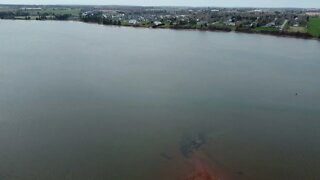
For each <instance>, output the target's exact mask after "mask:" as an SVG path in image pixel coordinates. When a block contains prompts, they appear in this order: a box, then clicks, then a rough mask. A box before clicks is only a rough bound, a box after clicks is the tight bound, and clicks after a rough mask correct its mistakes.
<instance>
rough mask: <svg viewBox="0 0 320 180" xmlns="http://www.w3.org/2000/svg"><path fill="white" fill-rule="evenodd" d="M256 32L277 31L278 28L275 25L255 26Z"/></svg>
mask: <svg viewBox="0 0 320 180" xmlns="http://www.w3.org/2000/svg"><path fill="white" fill-rule="evenodd" d="M254 31H256V32H261V31H268V32H278V31H279V30H278V29H277V28H275V27H256V28H255V29H254Z"/></svg>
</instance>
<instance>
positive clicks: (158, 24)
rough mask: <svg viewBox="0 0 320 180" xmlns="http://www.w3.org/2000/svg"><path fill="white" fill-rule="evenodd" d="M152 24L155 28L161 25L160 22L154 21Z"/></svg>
mask: <svg viewBox="0 0 320 180" xmlns="http://www.w3.org/2000/svg"><path fill="white" fill-rule="evenodd" d="M153 24H154V25H155V26H160V25H162V22H160V21H155V22H153Z"/></svg>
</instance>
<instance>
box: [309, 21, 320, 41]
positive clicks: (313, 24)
mask: <svg viewBox="0 0 320 180" xmlns="http://www.w3.org/2000/svg"><path fill="white" fill-rule="evenodd" d="M308 33H309V34H310V35H312V36H314V37H320V18H319V17H311V18H310V20H309V23H308Z"/></svg>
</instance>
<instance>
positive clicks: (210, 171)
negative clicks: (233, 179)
mask: <svg viewBox="0 0 320 180" xmlns="http://www.w3.org/2000/svg"><path fill="white" fill-rule="evenodd" d="M208 160H209V159H208V158H207V157H206V156H205V154H203V153H200V152H194V153H193V155H192V157H191V161H192V164H193V167H194V171H193V172H192V173H191V175H189V176H187V177H185V178H184V179H183V180H230V178H228V177H227V176H226V174H225V173H224V172H223V171H222V170H221V169H220V168H219V167H218V166H217V165H216V164H213V163H212V162H211V163H210V162H209V161H208Z"/></svg>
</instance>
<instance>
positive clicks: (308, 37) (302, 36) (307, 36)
mask: <svg viewBox="0 0 320 180" xmlns="http://www.w3.org/2000/svg"><path fill="white" fill-rule="evenodd" d="M1 20H3V21H7V20H11V21H53V22H80V23H84V24H93V25H101V26H113V27H130V28H140V29H168V30H177V31H203V32H225V33H230V32H234V33H243V34H257V35H269V36H275V37H287V38H297V39H307V40H318V41H320V38H317V37H313V36H311V35H308V34H305V33H304V34H301V35H297V34H294V33H286V32H275V33H272V32H252V31H237V30H231V31H227V30H211V29H196V28H172V27H156V28H154V27H145V26H130V25H106V24H99V23H95V22H84V21H81V20H24V19H0V21H1Z"/></svg>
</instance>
